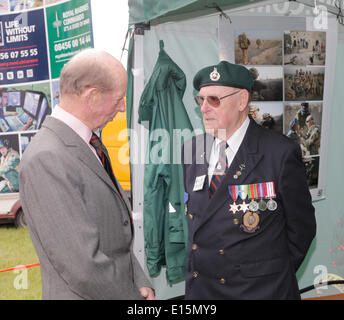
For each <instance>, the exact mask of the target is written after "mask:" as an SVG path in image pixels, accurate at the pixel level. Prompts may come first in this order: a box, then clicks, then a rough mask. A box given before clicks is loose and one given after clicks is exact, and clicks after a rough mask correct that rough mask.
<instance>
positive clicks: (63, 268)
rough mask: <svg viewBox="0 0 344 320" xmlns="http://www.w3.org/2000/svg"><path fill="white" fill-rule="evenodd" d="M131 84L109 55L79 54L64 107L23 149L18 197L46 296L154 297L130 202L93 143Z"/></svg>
mask: <svg viewBox="0 0 344 320" xmlns="http://www.w3.org/2000/svg"><path fill="white" fill-rule="evenodd" d="M126 88H127V75H126V71H125V69H124V68H123V66H122V65H121V64H120V62H119V61H117V60H116V59H115V58H114V57H112V56H111V55H110V54H108V53H106V52H103V51H98V50H95V49H88V50H85V51H82V52H81V53H79V54H77V55H76V56H74V57H73V58H72V59H71V60H70V61H69V62H68V63H67V64H66V65H65V66H64V68H63V69H62V71H61V76H60V104H59V106H56V107H55V108H54V111H53V113H52V115H51V116H50V117H47V119H46V120H45V122H44V124H43V126H42V129H41V130H40V131H39V132H38V133H37V134H36V136H35V137H34V138H33V139H32V141H31V143H30V144H29V146H28V147H27V149H26V150H25V153H24V155H23V158H22V161H21V169H20V177H19V185H20V199H21V203H22V207H23V210H24V212H25V217H26V220H27V224H28V227H29V231H30V235H31V239H32V241H33V244H34V246H35V248H36V251H37V254H38V257H39V260H40V264H41V275H42V291H43V299H143V298H145V299H154V293H153V290H152V289H151V284H150V282H149V281H148V279H147V278H146V276H145V274H144V272H143V270H142V268H141V267H140V265H139V262H138V261H137V259H136V257H135V256H134V253H133V249H132V247H133V228H132V223H131V217H130V212H131V208H130V203H129V201H128V199H127V197H126V196H125V194H124V192H123V190H122V189H121V186H120V185H119V183H117V180H116V179H115V178H113V179H111V178H110V176H109V175H108V173H107V172H106V170H104V166H103V163H102V160H101V159H100V158H99V157H98V154H97V151H96V150H95V148H94V147H93V146H92V145H91V144H90V139H91V137H94V136H93V132H94V131H95V130H97V129H98V128H103V127H104V126H105V125H106V123H108V122H109V121H112V120H113V118H114V117H115V116H116V114H117V112H124V111H125V101H124V96H125V94H126Z"/></svg>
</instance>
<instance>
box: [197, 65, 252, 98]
mask: <svg viewBox="0 0 344 320" xmlns="http://www.w3.org/2000/svg"><path fill="white" fill-rule="evenodd" d="M193 85H194V88H195V89H196V90H197V91H199V90H200V89H201V88H202V87H206V86H226V87H234V88H240V89H247V90H248V92H251V91H252V86H253V77H252V75H251V73H250V71H249V70H248V69H246V68H245V67H244V66H240V65H237V64H233V63H229V62H227V61H221V62H220V63H219V64H218V65H212V66H209V67H205V68H203V69H201V70H200V71H198V72H197V74H196V75H195V77H194V80H193Z"/></svg>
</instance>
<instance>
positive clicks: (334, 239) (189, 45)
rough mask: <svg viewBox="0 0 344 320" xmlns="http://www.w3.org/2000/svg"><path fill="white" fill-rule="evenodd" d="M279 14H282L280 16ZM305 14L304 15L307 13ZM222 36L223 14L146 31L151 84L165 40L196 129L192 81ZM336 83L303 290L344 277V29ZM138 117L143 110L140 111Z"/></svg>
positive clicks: (178, 291)
mask: <svg viewBox="0 0 344 320" xmlns="http://www.w3.org/2000/svg"><path fill="white" fill-rule="evenodd" d="M132 2H133V1H132ZM226 13H227V14H228V15H229V16H230V15H231V14H233V12H231V11H226ZM235 14H237V15H246V16H248V15H252V16H254V15H266V10H249V9H247V10H245V11H241V12H237V13H235ZM274 15H278V14H276V13H274ZM283 15H284V14H283ZM299 15H300V16H303V14H302V12H301V13H300V14H299ZM217 31H218V15H210V16H203V17H200V18H196V19H185V20H180V21H178V22H172V21H169V22H168V23H161V24H156V25H153V26H151V29H150V30H149V31H147V32H145V35H144V41H143V42H144V48H143V52H144V79H145V81H147V80H148V79H149V77H150V75H151V72H152V70H153V66H154V63H155V61H156V58H157V55H158V52H159V40H164V43H165V48H166V50H168V52H169V54H170V56H171V58H172V59H173V60H174V61H175V62H176V63H177V64H178V65H179V66H180V67H181V69H182V70H183V71H184V72H185V74H186V76H187V88H186V92H185V96H184V104H185V106H186V109H187V111H188V113H189V117H190V120H191V122H192V124H193V126H194V127H195V128H201V125H202V121H201V118H200V117H199V114H197V112H196V111H195V110H197V108H196V105H195V104H194V102H193V89H192V78H193V75H194V74H195V72H197V71H198V70H199V69H200V67H202V66H205V65H210V64H216V63H218V60H219V56H218V53H219V47H218V39H217ZM334 83H335V86H334V87H333V98H332V105H331V114H330V115H329V117H330V130H329V133H328V136H329V144H328V160H327V168H326V170H327V180H326V198H325V199H323V200H320V201H316V202H314V203H313V204H314V206H315V209H316V219H317V236H316V238H315V240H314V241H313V243H312V246H311V249H310V251H309V254H308V255H307V257H306V260H305V261H304V263H303V264H302V266H301V268H300V269H299V271H298V273H297V277H298V281H299V286H300V288H304V287H306V286H309V285H311V284H313V283H314V281H316V280H317V279H319V276H321V270H324V271H326V272H327V273H328V274H329V276H331V277H332V278H333V277H335V278H336V279H340V278H344V250H343V245H344V229H343V228H344V205H343V200H342V195H341V188H340V186H341V185H342V184H343V181H344V170H343V164H342V163H343V159H344V139H343V129H342V128H343V119H344V108H343V101H344V91H343V90H342V84H343V83H344V27H343V26H341V25H339V28H338V44H337V61H336V73H335V81H334ZM134 108H135V106H134ZM133 112H137V111H135V110H134V111H133ZM134 201H135V199H134ZM322 267H323V268H322ZM319 270H320V271H319ZM153 284H154V285H155V287H156V291H157V297H158V298H159V299H165V298H170V297H173V296H178V295H182V294H183V289H184V287H183V284H179V285H176V286H173V287H172V288H170V287H167V286H166V280H165V276H164V275H161V276H160V277H158V278H155V279H153ZM333 290H334V289H333V288H331V287H330V286H329V287H328V289H327V290H326V289H323V290H315V291H312V292H309V293H308V294H305V295H304V297H307V296H320V295H329V294H334V293H338V291H333ZM336 290H337V289H336ZM343 291H344V290H343Z"/></svg>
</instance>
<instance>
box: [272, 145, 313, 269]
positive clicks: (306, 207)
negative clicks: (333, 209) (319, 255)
mask: <svg viewBox="0 0 344 320" xmlns="http://www.w3.org/2000/svg"><path fill="white" fill-rule="evenodd" d="M278 186H279V193H280V195H281V198H282V203H283V208H284V212H285V216H286V223H287V236H288V244H289V250H290V252H291V255H292V260H293V263H294V266H295V271H297V269H298V268H299V267H300V265H301V263H302V261H303V259H304V258H305V256H306V254H307V251H308V249H309V247H310V245H311V242H312V240H313V238H314V236H315V233H316V220H315V215H314V207H313V205H312V198H311V195H310V192H309V188H308V185H307V181H306V174H305V167H304V163H303V161H302V156H301V150H300V147H299V145H297V144H296V143H295V144H293V147H292V148H290V149H289V150H288V152H287V153H286V155H285V157H284V160H283V163H282V170H281V175H280V178H279V183H278Z"/></svg>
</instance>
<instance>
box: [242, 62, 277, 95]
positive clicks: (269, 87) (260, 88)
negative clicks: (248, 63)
mask: <svg viewBox="0 0 344 320" xmlns="http://www.w3.org/2000/svg"><path fill="white" fill-rule="evenodd" d="M247 68H248V70H249V71H250V72H251V74H252V77H253V79H254V82H253V88H252V95H251V99H252V101H282V100H283V69H282V67H247Z"/></svg>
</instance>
